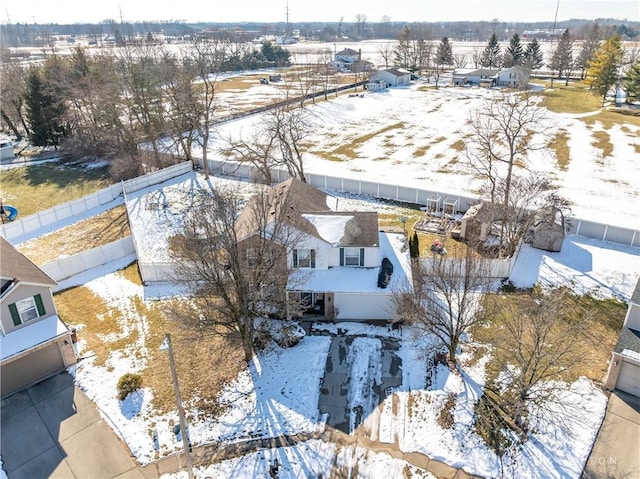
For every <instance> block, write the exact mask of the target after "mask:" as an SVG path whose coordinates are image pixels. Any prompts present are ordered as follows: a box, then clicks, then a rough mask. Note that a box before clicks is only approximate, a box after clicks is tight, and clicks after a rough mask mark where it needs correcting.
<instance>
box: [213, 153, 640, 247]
mask: <svg viewBox="0 0 640 479" xmlns="http://www.w3.org/2000/svg"><path fill="white" fill-rule="evenodd" d="M208 163H209V168H210V169H211V171H212V172H215V173H216V174H220V175H223V176H236V177H238V178H244V179H252V180H261V178H260V174H259V172H258V170H257V169H256V168H255V167H253V166H252V165H249V164H247V163H237V162H231V161H223V160H217V159H209V160H208ZM271 176H272V180H273V182H275V183H278V182H281V181H285V180H287V179H289V178H290V175H289V173H288V172H287V171H285V170H280V169H273V170H272V171H271ZM305 179H306V181H307V183H309V184H310V185H312V186H315V187H316V188H322V189H330V190H336V191H344V192H347V193H354V194H358V195H370V196H373V197H376V198H382V199H388V200H395V201H402V202H406V203H413V204H417V205H425V206H427V205H428V206H429V208H430V209H433V208H437V210H438V211H442V210H443V209H445V208H446V207H447V206H449V205H452V207H453V208H455V210H456V211H457V212H460V213H464V212H466V211H467V210H468V209H469V207H470V206H472V205H474V204H476V203H477V202H478V201H479V198H477V197H472V196H465V195H460V194H457V193H453V194H452V193H446V192H442V191H435V190H424V189H421V188H413V187H407V186H401V185H389V184H385V183H376V182H371V181H364V180H358V179H353V178H340V177H336V176H328V175H320V174H315V173H313V174H311V173H307V174H306V175H305ZM567 232H568V233H570V234H576V235H579V236H586V237H588V238H595V239H599V240H603V241H610V242H612V243H617V244H622V245H626V246H633V247H635V248H640V230H638V229H633V228H625V227H621V226H612V225H607V224H603V223H598V222H595V221H589V220H584V219H578V218H573V219H571V224H570V226H569V229H568V231H567Z"/></svg>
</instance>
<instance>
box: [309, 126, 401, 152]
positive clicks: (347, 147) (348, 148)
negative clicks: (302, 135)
mask: <svg viewBox="0 0 640 479" xmlns="http://www.w3.org/2000/svg"><path fill="white" fill-rule="evenodd" d="M403 126H404V123H402V122H399V123H394V124H393V125H389V126H385V127H384V128H382V129H380V130H377V131H373V132H371V133H367V134H366V135H362V136H359V137H357V138H355V139H353V140H351V142H350V143H347V142H345V143H342V144H341V145H339V146H338V147H336V148H334V149H333V150H331V151H322V150H320V151H318V150H316V151H314V152H313V153H314V154H316V155H319V156H321V157H322V158H325V159H327V160H331V161H344V159H345V158H346V159H355V158H357V157H358V154H357V153H356V151H355V150H356V148H358V147H359V146H360V145H362V144H363V143H365V142H367V141H369V140H371V139H372V138H375V137H376V136H378V135H382V134H384V133H386V132H388V131H391V130H396V129H399V128H402V127H403Z"/></svg>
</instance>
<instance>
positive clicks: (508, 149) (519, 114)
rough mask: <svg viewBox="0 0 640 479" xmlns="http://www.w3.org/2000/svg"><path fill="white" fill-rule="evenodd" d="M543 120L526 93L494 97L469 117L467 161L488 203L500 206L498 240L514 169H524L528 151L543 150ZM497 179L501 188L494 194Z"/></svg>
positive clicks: (504, 220) (542, 113) (504, 217)
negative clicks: (482, 185)
mask: <svg viewBox="0 0 640 479" xmlns="http://www.w3.org/2000/svg"><path fill="white" fill-rule="evenodd" d="M545 121H546V115H545V112H544V110H543V109H542V108H540V107H539V106H538V105H537V104H536V103H535V102H534V100H533V98H532V96H531V95H530V94H529V93H527V92H525V93H507V94H504V95H495V96H493V97H492V98H490V99H488V100H486V101H485V102H484V103H483V105H482V106H481V107H480V108H479V109H477V110H475V111H473V112H471V114H470V116H469V125H470V127H471V137H470V141H469V148H468V150H467V158H468V159H469V163H470V165H471V167H472V168H473V169H474V170H475V171H476V172H477V173H478V174H479V175H480V176H481V177H482V178H484V179H485V180H486V181H487V182H488V183H489V188H488V196H489V199H490V201H491V203H494V204H498V205H502V206H503V208H501V210H502V212H501V214H502V218H500V221H501V230H502V231H501V234H500V237H501V238H504V228H505V226H506V223H507V217H506V214H507V206H508V205H509V204H510V203H511V183H512V180H513V175H514V168H515V167H516V166H517V165H518V166H523V167H526V159H527V155H528V154H529V153H530V152H531V151H535V150H540V149H544V148H546V144H545V143H544V142H543V141H542V138H543V135H542V133H541V132H542V131H544V128H545ZM536 133H537V134H538V135H537V136H536V135H535V134H536ZM500 179H501V180H502V182H503V186H502V188H501V191H500V192H498V191H497V184H498V181H499V180H500Z"/></svg>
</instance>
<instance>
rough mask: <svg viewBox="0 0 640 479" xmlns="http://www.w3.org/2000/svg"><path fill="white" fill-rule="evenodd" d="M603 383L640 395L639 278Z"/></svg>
mask: <svg viewBox="0 0 640 479" xmlns="http://www.w3.org/2000/svg"><path fill="white" fill-rule="evenodd" d="M605 385H606V387H607V388H609V389H618V390H620V391H622V392H625V393H628V394H632V395H634V396H638V397H640V279H638V282H637V283H636V287H635V289H634V290H633V294H632V295H631V300H630V301H629V307H628V308H627V314H626V316H625V318H624V323H623V325H622V331H620V336H619V337H618V342H617V344H616V346H615V348H614V350H613V353H612V354H611V361H610V363H609V370H608V371H607V377H606V381H605Z"/></svg>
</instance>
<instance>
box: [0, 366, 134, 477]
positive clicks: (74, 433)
mask: <svg viewBox="0 0 640 479" xmlns="http://www.w3.org/2000/svg"><path fill="white" fill-rule="evenodd" d="M0 413H1V420H2V428H1V436H0V437H1V442H0V453H1V454H2V460H3V463H4V464H3V468H4V470H5V471H6V472H7V474H8V476H9V477H10V478H11V479H23V478H24V479H33V478H34V477H37V478H45V477H52V478H65V479H74V478H75V479H80V478H82V479H90V478H100V479H103V478H139V479H143V478H144V476H143V475H142V473H141V472H140V470H139V469H138V468H137V464H136V462H135V460H134V459H133V457H132V456H131V454H130V453H129V451H128V449H127V447H126V446H125V445H124V444H123V443H122V441H120V439H119V438H118V437H117V436H116V435H115V434H114V432H113V431H112V430H111V428H110V427H109V425H108V424H107V423H106V422H105V421H104V420H103V419H102V418H101V417H100V414H99V413H98V410H97V409H96V407H95V405H94V404H93V403H92V402H91V401H90V400H89V399H88V398H87V396H86V395H85V394H84V393H83V392H82V391H81V390H80V389H78V388H76V387H75V386H74V384H73V377H72V376H71V375H70V374H68V373H61V374H58V375H57V376H54V377H52V378H50V379H47V380H46V381H43V382H41V383H39V384H36V385H35V386H32V387H31V388H29V389H26V390H25V391H22V392H19V393H17V394H14V395H13V396H10V397H8V398H7V399H3V400H2V403H1V405H0Z"/></svg>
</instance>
